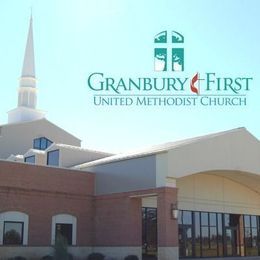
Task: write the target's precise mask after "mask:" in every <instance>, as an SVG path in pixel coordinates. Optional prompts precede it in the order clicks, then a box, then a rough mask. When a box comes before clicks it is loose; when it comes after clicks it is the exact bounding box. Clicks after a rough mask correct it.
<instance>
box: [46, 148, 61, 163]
mask: <svg viewBox="0 0 260 260" xmlns="http://www.w3.org/2000/svg"><path fill="white" fill-rule="evenodd" d="M47 165H51V166H59V150H55V151H50V152H48V154H47Z"/></svg>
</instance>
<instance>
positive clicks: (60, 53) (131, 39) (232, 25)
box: [0, 0, 260, 152]
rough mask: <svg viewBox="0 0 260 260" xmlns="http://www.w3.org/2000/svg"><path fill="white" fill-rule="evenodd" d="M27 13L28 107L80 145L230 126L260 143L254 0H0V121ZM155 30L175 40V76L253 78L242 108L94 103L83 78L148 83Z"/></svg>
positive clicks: (128, 143)
mask: <svg viewBox="0 0 260 260" xmlns="http://www.w3.org/2000/svg"><path fill="white" fill-rule="evenodd" d="M31 7H32V13H33V28H34V48H35V64H36V76H37V79H38V82H37V87H38V105H37V107H38V108H39V109H42V110H44V111H46V117H47V119H48V120H50V121H52V122H53V123H55V124H57V125H58V126H60V127H62V128H63V129H66V130H67V131H68V132H70V133H72V134H74V135H76V136H77V137H79V138H80V139H81V140H82V141H83V142H82V146H83V147H86V148H90V149H97V150H104V151H111V152H121V151H127V150H132V149H135V148H140V147H147V146H150V145H156V144H160V143H164V142H171V141H176V140H180V139H185V138H190V137H195V136H200V135H204V134H208V133H214V132H219V131H225V130H229V129H233V128H237V127H246V128H247V129H248V130H249V131H250V132H251V133H252V134H253V135H255V136H256V137H257V138H258V139H259V138H260V123H259V114H260V112H259V111H260V102H259V99H260V89H259V86H260V80H259V72H260V51H259V40H260V30H259V25H260V16H259V10H260V1H258V0H217V1H216V0H215V1H213V0H196V1H188V0H181V1H177V0H161V1H158V0H143V1H140V0H110V1H107V0H92V1H89V0H44V1H42V0H30V1H29V0H28V1H27V0H1V1H0V28H1V41H0V57H1V59H0V73H1V84H0V86H1V94H2V99H1V102H0V124H4V123H7V113H6V112H7V111H9V110H11V109H13V108H15V107H16V106H17V89H18V87H19V82H18V79H19V77H20V75H21V69H22V63H23V56H24V50H25V43H26V37H27V32H28V26H29V18H30V14H31ZM163 30H174V31H178V32H181V33H182V34H183V35H184V37H185V44H184V48H185V73H187V74H194V72H197V71H203V72H216V73H219V75H223V76H224V75H233V76H237V75H246V76H249V77H253V82H252V84H251V87H250V91H249V92H248V95H247V98H248V104H247V106H241V107H202V106H196V107H171V106H169V107H160V106H153V107H124V106H122V107H119V106H112V107H100V106H95V105H94V104H93V93H92V92H91V91H90V89H89V88H88V86H87V78H88V76H89V75H90V74H91V73H93V72H103V73H105V75H107V76H114V77H138V76H150V77H153V76H155V72H154V71H153V58H154V57H153V51H154V50H153V48H154V43H153V38H154V36H155V35H156V34H157V33H158V32H161V31H163ZM165 75H167V76H172V75H171V73H168V74H165Z"/></svg>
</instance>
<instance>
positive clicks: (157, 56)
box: [154, 31, 184, 71]
mask: <svg viewBox="0 0 260 260" xmlns="http://www.w3.org/2000/svg"><path fill="white" fill-rule="evenodd" d="M168 37H169V39H167V38H168ZM154 43H155V44H156V48H155V49H154V70H155V71H167V70H168V65H169V67H171V70H172V71H184V48H175V46H173V47H171V48H167V47H165V45H166V44H167V43H172V44H183V43H184V37H183V35H181V34H180V33H178V32H175V31H172V32H171V33H169V34H168V33H167V31H162V32H160V33H158V34H157V35H155V37H154ZM180 47H181V46H180ZM168 55H170V59H167V57H168ZM168 61H169V64H168Z"/></svg>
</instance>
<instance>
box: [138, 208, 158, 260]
mask: <svg viewBox="0 0 260 260" xmlns="http://www.w3.org/2000/svg"><path fill="white" fill-rule="evenodd" d="M142 215H143V220H142V222H143V223H142V224H143V228H142V233H143V234H142V240H143V260H156V259H157V209H156V208H147V207H143V208H142Z"/></svg>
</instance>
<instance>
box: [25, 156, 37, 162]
mask: <svg viewBox="0 0 260 260" xmlns="http://www.w3.org/2000/svg"><path fill="white" fill-rule="evenodd" d="M24 161H25V162H26V163H35V155H33V156H28V157H25V158H24Z"/></svg>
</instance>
